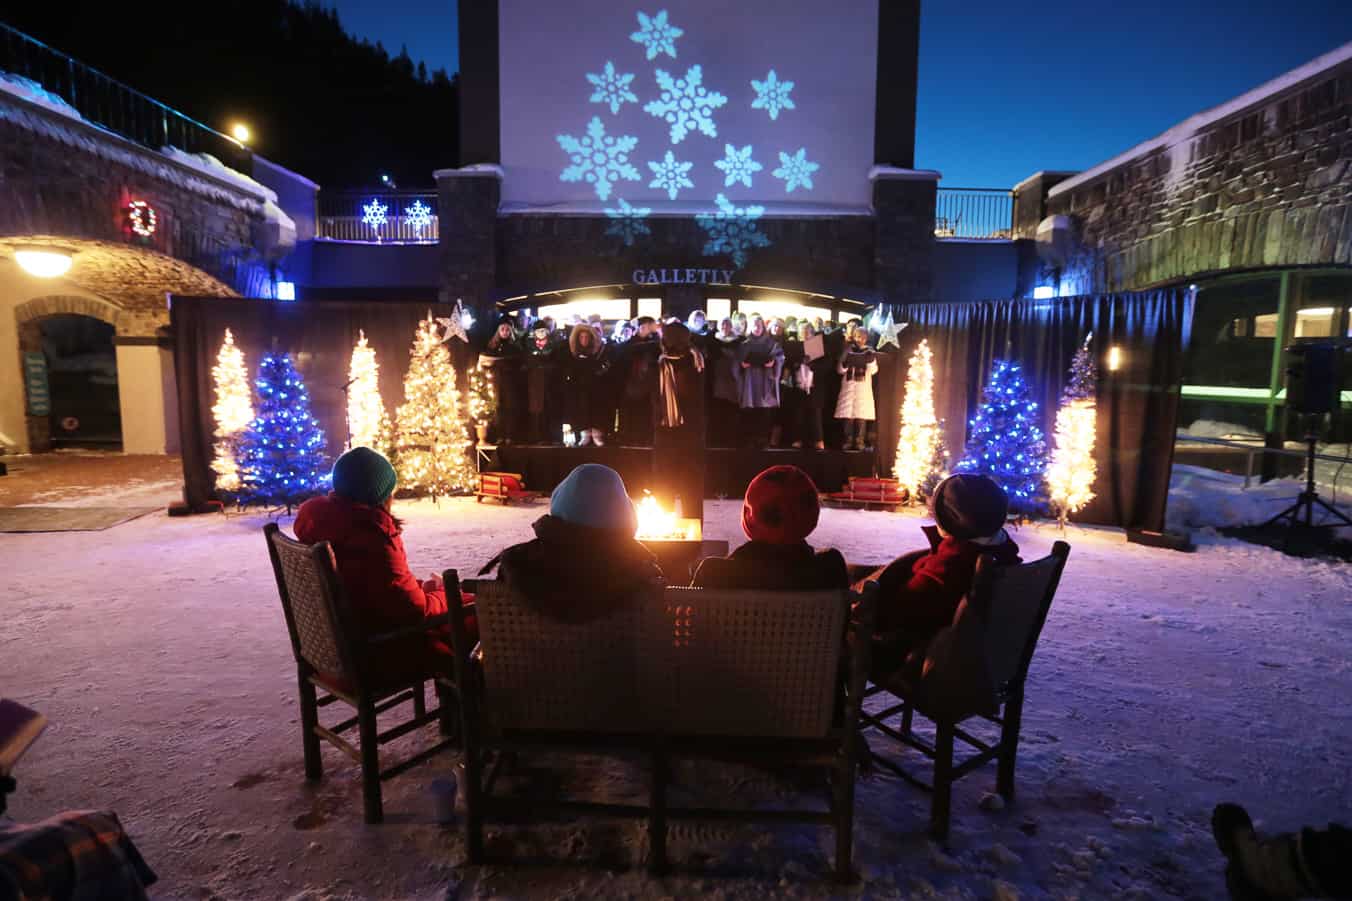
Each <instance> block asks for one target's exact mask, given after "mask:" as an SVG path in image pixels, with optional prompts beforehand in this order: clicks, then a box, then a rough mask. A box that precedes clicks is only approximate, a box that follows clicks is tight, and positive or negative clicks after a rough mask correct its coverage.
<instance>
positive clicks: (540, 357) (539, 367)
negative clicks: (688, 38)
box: [522, 335, 561, 416]
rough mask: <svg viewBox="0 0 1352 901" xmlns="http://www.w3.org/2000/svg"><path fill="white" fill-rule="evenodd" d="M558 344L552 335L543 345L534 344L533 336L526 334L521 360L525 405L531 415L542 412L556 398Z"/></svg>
mask: <svg viewBox="0 0 1352 901" xmlns="http://www.w3.org/2000/svg"><path fill="white" fill-rule="evenodd" d="M560 346H561V345H560V343H559V342H557V341H556V340H555V339H554V338H553V336H551V337H550V338H549V339H548V340H547V342H546V344H545V346H544V347H539V346H538V345H536V343H535V339H534V337H532V336H530V335H527V336H526V349H525V357H524V359H523V362H522V365H523V367H524V369H525V387H526V391H525V394H526V404H525V407H526V410H527V411H528V412H530V413H531V414H533V415H537V416H538V415H539V414H541V413H544V412H545V411H546V410H548V409H549V406H550V405H551V404H552V403H554V402H555V401H556V400H557V391H558V386H557V385H555V384H554V380H555V377H556V376H557V375H558V369H559V356H560V355H559V348H560Z"/></svg>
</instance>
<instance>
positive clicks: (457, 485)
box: [394, 312, 475, 498]
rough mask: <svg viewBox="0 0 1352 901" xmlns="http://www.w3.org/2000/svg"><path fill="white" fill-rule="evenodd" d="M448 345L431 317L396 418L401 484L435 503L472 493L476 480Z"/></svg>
mask: <svg viewBox="0 0 1352 901" xmlns="http://www.w3.org/2000/svg"><path fill="white" fill-rule="evenodd" d="M442 340H443V338H442V335H440V334H439V333H438V329H437V322H436V320H435V319H433V318H432V314H431V313H430V312H429V313H428V314H427V318H426V319H425V320H423V321H422V322H421V323H419V324H418V331H417V334H416V335H415V336H414V338H413V347H412V349H411V351H410V354H409V356H410V359H409V367H408V373H407V374H406V375H405V376H404V402H403V403H402V404H400V405H399V409H398V411H397V412H396V414H395V420H396V426H395V438H394V444H395V447H394V458H395V466H396V468H397V469H398V470H399V482H400V484H401V485H403V486H404V487H405V488H408V489H410V490H413V491H422V492H426V493H427V494H430V495H432V497H433V498H436V497H440V496H443V495H448V494H456V493H462V492H467V491H469V490H471V488H472V487H473V485H474V481H475V474H474V467H473V466H471V465H470V457H469V447H470V442H469V432H468V430H467V429H466V428H465V421H464V414H463V413H462V412H461V409H460V392H459V391H457V390H456V387H455V367H453V366H452V365H451V355H450V352H449V351H448V350H447V349H446V345H445V344H443V343H442Z"/></svg>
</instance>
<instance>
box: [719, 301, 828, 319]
mask: <svg viewBox="0 0 1352 901" xmlns="http://www.w3.org/2000/svg"><path fill="white" fill-rule="evenodd" d="M737 311H738V312H739V313H745V314H746V315H747V316H753V315H759V316H761V318H763V319H773V318H775V317H778V318H780V319H787V318H788V317H790V316H796V317H797V318H799V319H816V318H817V317H818V316H820V317H821V318H822V319H830V318H831V311H830V310H829V309H827V308H826V307H812V306H807V305H806V304H801V303H798V302H796V301H792V300H740V301H738V302H737Z"/></svg>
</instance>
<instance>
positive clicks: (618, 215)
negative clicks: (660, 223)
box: [606, 198, 652, 247]
mask: <svg viewBox="0 0 1352 901" xmlns="http://www.w3.org/2000/svg"><path fill="white" fill-rule="evenodd" d="M651 212H652V210H651V209H650V208H649V207H646V206H630V204H629V201H627V200H625V199H624V198H620V205H619V207H617V208H614V209H611V208H609V207H607V208H606V215H607V216H608V217H610V219H611V220H612V221H611V223H610V225H608V226H606V234H607V235H609V236H610V237H613V238H620V239H622V240H623V241H624V246H625V247H632V246H633V244H634V241H635V240H636V239H637V238H639V237H640V236H641V235H648V234H652V232H651V231H649V229H648V225H647V223H645V222H644V221H643V220H644V219H646V218H647V217H648V214H649V213H651Z"/></svg>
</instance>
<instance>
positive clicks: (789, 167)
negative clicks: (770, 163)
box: [770, 147, 821, 194]
mask: <svg viewBox="0 0 1352 901" xmlns="http://www.w3.org/2000/svg"><path fill="white" fill-rule="evenodd" d="M820 168H821V166H820V165H818V164H817V163H810V162H808V159H807V148H805V147H799V148H798V152H797V153H795V154H794V155H793V156H789V155H788V154H787V153H785V152H784V151H782V150H781V151H779V168H778V169H775V170H774V171H772V172H771V173H770V174H771V175H773V176H774V177H775V178H782V179H784V192H785V193H786V194H792V193H793V190H794V188H807V189H808V190H812V173H813V172H816V171H817V170H818V169H820Z"/></svg>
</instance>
